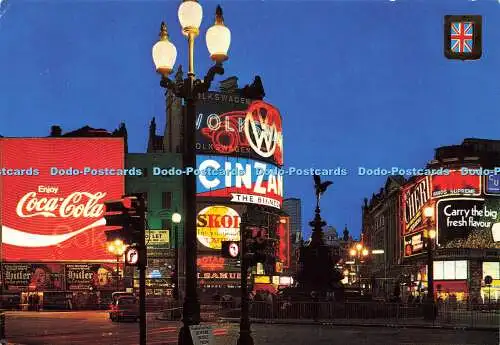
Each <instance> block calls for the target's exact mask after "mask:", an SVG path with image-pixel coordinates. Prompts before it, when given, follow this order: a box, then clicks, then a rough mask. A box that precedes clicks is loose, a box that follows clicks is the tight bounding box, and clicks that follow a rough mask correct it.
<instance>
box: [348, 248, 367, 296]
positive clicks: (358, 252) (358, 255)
mask: <svg viewBox="0 0 500 345" xmlns="http://www.w3.org/2000/svg"><path fill="white" fill-rule="evenodd" d="M369 254H370V251H369V250H368V248H366V247H364V246H363V244H361V243H356V245H355V246H354V247H353V248H351V249H350V250H349V255H350V256H351V257H352V258H353V259H354V264H355V265H356V273H357V279H358V282H359V284H360V287H361V274H360V271H359V264H360V263H361V262H363V261H362V260H363V258H365V257H367V256H368V255H369ZM356 259H357V260H356Z"/></svg>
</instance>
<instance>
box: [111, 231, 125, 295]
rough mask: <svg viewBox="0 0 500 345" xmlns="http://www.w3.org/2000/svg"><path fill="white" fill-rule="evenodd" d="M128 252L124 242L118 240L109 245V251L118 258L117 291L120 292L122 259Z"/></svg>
mask: <svg viewBox="0 0 500 345" xmlns="http://www.w3.org/2000/svg"><path fill="white" fill-rule="evenodd" d="M125 250H127V245H126V244H125V243H123V241H122V240H119V239H116V240H114V241H113V242H110V243H109V244H108V251H109V252H110V253H111V254H114V255H115V256H116V291H119V290H120V258H121V257H122V256H123V254H124V253H125Z"/></svg>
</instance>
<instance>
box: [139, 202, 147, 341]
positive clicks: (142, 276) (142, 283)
mask: <svg viewBox="0 0 500 345" xmlns="http://www.w3.org/2000/svg"><path fill="white" fill-rule="evenodd" d="M138 199H139V200H138V201H139V210H138V213H139V217H140V223H139V224H140V225H139V226H140V229H137V230H139V231H140V236H139V242H140V243H138V244H139V253H140V255H139V316H140V319H139V344H140V345H146V339H147V334H146V332H147V328H146V266H147V248H146V203H145V200H144V195H143V194H140V195H139V197H138Z"/></svg>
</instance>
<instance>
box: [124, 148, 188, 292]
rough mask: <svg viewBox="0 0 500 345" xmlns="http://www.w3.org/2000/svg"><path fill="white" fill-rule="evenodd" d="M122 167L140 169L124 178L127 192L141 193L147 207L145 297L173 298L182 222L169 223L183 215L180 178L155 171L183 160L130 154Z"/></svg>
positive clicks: (155, 154) (176, 156)
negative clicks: (176, 215)
mask: <svg viewBox="0 0 500 345" xmlns="http://www.w3.org/2000/svg"><path fill="white" fill-rule="evenodd" d="M125 166H126V167H139V168H140V169H141V170H142V171H143V174H142V175H141V176H128V177H127V178H126V192H127V193H128V194H129V193H144V194H145V199H146V200H147V205H148V213H147V222H148V223H147V225H148V229H147V232H146V243H147V253H148V268H147V272H146V279H147V280H146V288H147V289H146V294H147V295H148V296H172V293H173V287H174V284H175V283H176V282H174V281H173V280H172V276H174V274H173V272H174V270H175V269H176V268H178V266H176V265H177V263H176V262H175V257H176V256H175V250H176V248H182V247H183V240H184V232H183V227H182V222H181V223H179V224H173V223H172V214H173V213H174V212H178V213H180V214H181V215H182V214H184V212H183V211H184V208H183V195H182V176H179V175H168V176H163V175H159V174H158V170H163V169H167V170H168V169H171V168H172V167H175V168H179V167H181V166H182V157H181V155H180V154H177V153H160V152H152V153H129V154H127V156H126V159H125ZM134 272H135V271H134ZM137 274H138V273H137V272H135V278H136V279H135V280H134V286H135V287H138V275H137Z"/></svg>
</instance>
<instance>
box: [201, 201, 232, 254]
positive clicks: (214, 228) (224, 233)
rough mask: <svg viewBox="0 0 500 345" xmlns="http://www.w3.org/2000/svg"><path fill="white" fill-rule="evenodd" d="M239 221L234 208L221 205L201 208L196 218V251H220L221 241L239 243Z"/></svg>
mask: <svg viewBox="0 0 500 345" xmlns="http://www.w3.org/2000/svg"><path fill="white" fill-rule="evenodd" d="M240 221H241V218H240V214H239V212H238V211H237V210H236V209H235V208H232V207H229V206H222V205H214V206H207V207H203V208H201V209H200V210H199V211H198V216H197V218H196V232H197V238H198V249H200V250H219V251H220V249H221V247H222V241H239V240H240Z"/></svg>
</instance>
